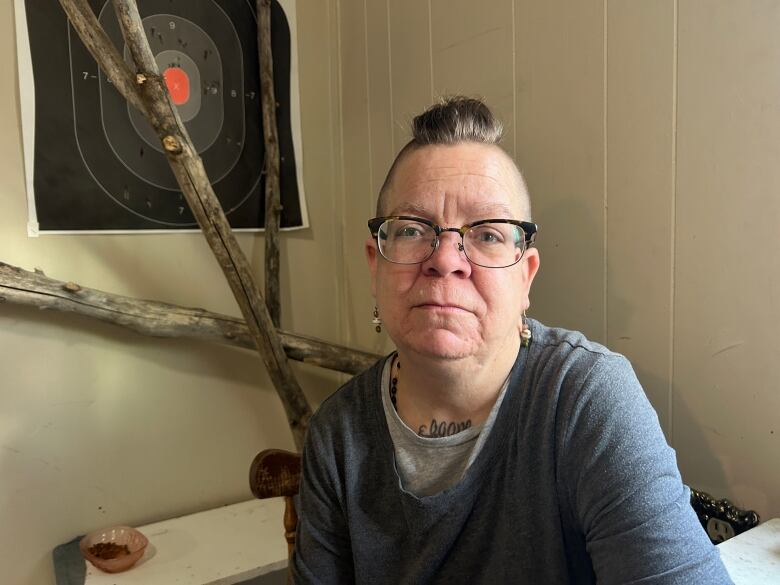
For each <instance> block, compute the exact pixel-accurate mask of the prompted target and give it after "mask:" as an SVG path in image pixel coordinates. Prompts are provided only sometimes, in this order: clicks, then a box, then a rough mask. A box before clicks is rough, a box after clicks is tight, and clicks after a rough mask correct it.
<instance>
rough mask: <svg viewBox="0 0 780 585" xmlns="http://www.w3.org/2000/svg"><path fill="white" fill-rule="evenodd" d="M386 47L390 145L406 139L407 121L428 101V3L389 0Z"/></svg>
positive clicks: (426, 104) (429, 78)
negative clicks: (387, 53)
mask: <svg viewBox="0 0 780 585" xmlns="http://www.w3.org/2000/svg"><path fill="white" fill-rule="evenodd" d="M388 6H389V12H390V50H391V70H390V79H391V84H392V100H393V104H392V106H393V148H394V149H395V151H396V152H397V151H398V150H400V149H401V147H402V146H403V145H404V144H405V143H406V142H407V141H408V140H409V130H408V128H409V122H410V121H411V119H412V118H413V117H414V116H415V115H416V114H418V113H420V112H421V111H422V110H423V109H425V108H426V107H428V106H429V105H430V104H431V100H432V97H433V96H432V95H431V94H432V92H431V75H432V72H431V59H430V51H431V45H430V34H429V33H430V28H429V21H428V17H429V14H428V3H427V2H423V1H421V0H391V1H390V2H389V3H388Z"/></svg>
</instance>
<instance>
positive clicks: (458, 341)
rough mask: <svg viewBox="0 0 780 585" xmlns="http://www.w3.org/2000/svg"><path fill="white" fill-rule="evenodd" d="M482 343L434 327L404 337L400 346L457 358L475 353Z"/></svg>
mask: <svg viewBox="0 0 780 585" xmlns="http://www.w3.org/2000/svg"><path fill="white" fill-rule="evenodd" d="M480 345H481V344H480V343H478V342H475V340H474V339H471V338H469V337H468V336H466V337H464V336H463V335H462V334H458V333H456V332H453V331H449V330H447V329H434V330H433V331H428V332H426V333H425V334H423V335H415V336H412V338H411V339H404V340H403V342H402V343H401V344H400V346H405V347H407V348H408V349H410V350H411V351H413V352H415V353H418V354H420V355H424V356H426V357H429V358H434V359H443V360H456V359H462V358H466V357H469V356H472V355H474V354H475V353H476V352H477V350H478V349H479V347H480Z"/></svg>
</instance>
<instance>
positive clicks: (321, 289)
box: [0, 0, 345, 585]
mask: <svg viewBox="0 0 780 585" xmlns="http://www.w3.org/2000/svg"><path fill="white" fill-rule="evenodd" d="M12 4H13V3H12V2H10V0H3V1H2V2H0V77H2V79H3V80H4V81H3V83H2V84H0V136H2V138H0V261H2V262H6V263H9V264H13V265H16V266H21V267H23V268H26V269H28V270H32V269H33V268H35V267H39V268H41V269H43V270H44V271H45V272H46V274H48V275H49V276H52V277H54V278H58V279H62V280H72V281H76V282H79V283H81V284H83V285H85V286H90V287H95V288H99V289H103V290H107V291H112V292H117V293H121V294H128V295H134V296H138V297H142V298H152V299H159V300H164V301H168V302H172V303H178V304H182V305H188V306H198V307H204V308H208V309H210V310H214V311H220V312H226V313H231V314H238V308H237V306H236V304H235V301H234V300H233V298H232V296H231V294H230V291H229V289H228V287H227V285H226V283H225V280H224V278H223V276H222V274H221V273H220V271H219V269H218V267H217V264H216V262H215V261H214V260H213V258H212V257H211V254H210V251H209V250H208V247H207V246H206V244H205V242H204V240H203V238H202V237H201V236H200V235H198V234H194V235H187V234H179V235H156V236H155V235H147V236H134V237H133V236H109V237H102V236H46V237H40V238H37V239H28V238H27V235H26V223H27V210H26V203H25V190H24V176H23V166H22V148H21V136H20V126H19V97H18V88H17V84H16V83H15V81H14V80H15V79H16V49H15V37H14V27H13V17H14V15H13V9H12ZM53 7H56V2H55V3H54V4H53ZM298 8H299V10H298V32H299V38H300V39H302V41H301V43H300V46H299V50H300V68H301V75H300V83H301V90H302V93H303V96H302V100H301V102H302V103H301V106H302V131H303V142H304V153H303V155H304V172H305V176H304V182H305V190H306V192H307V194H308V205H309V210H310V212H311V229H310V230H305V231H302V232H296V233H294V234H285V235H284V236H283V243H282V246H283V247H282V254H283V273H282V294H283V299H282V305H283V316H282V322H283V326H285V327H286V328H289V329H292V330H295V331H297V332H300V333H305V334H309V335H314V336H318V337H322V338H325V339H330V340H333V341H341V340H342V334H343V333H342V330H343V326H342V321H343V319H342V315H341V312H340V311H341V307H342V303H341V302H340V299H341V297H342V296H343V295H344V294H345V293H344V287H343V281H342V279H341V278H340V277H339V274H340V272H339V270H340V269H339V268H338V266H340V264H341V262H342V261H341V249H342V245H341V243H340V238H341V235H340V234H341V229H340V226H339V224H338V215H337V213H336V210H337V208H338V206H339V205H340V204H339V193H340V187H339V181H340V174H339V172H337V170H338V169H339V168H340V166H339V164H338V163H337V160H338V157H339V156H340V155H339V152H340V147H339V138H338V137H339V134H340V130H339V124H340V122H339V102H338V95H339V94H338V76H337V73H336V71H337V66H338V60H337V56H338V54H337V52H336V51H335V47H336V42H337V39H338V35H337V25H338V22H337V19H336V18H335V12H334V10H333V6H332V4H331V3H324V2H320V1H319V0H310V1H307V0H299V1H298ZM239 240H240V243H241V246H242V248H243V249H244V250H245V251H246V253H247V254H248V256H249V258H250V261H251V262H252V264H253V265H255V266H258V267H259V268H258V272H262V262H263V260H262V258H263V256H262V254H263V246H262V238H260V237H256V236H253V235H240V236H239ZM334 266H335V267H337V269H336V270H334ZM296 371H297V372H298V373H299V374H300V379H301V382H302V384H304V386H305V388H306V390H307V392H308V394H309V395H310V397H311V398H312V399H313V400H314V401H315V402H319V401H320V400H321V399H322V398H323V397H324V396H326V395H327V394H328V393H329V392H331V391H332V390H334V389H335V388H336V387H337V385H338V383H339V380H340V378H339V376H336V375H328V374H326V373H324V371H322V370H318V369H316V368H313V367H302V366H298V367H296ZM267 447H282V448H292V447H293V444H292V438H291V435H290V433H289V430H288V427H287V423H286V420H285V416H284V412H283V409H282V407H281V405H280V403H279V401H278V399H277V398H276V395H275V393H274V391H273V388H272V386H271V384H270V382H269V381H268V379H267V377H266V375H265V373H264V369H263V367H262V365H261V364H260V360H259V358H256V357H255V355H254V354H253V353H251V352H249V351H244V350H238V349H233V348H228V347H220V346H216V345H211V344H206V343H195V342H177V341H173V340H154V339H150V338H145V337H141V336H138V335H135V334H133V333H131V332H126V331H123V330H121V329H118V328H113V327H110V326H108V325H104V324H99V323H93V322H90V321H89V320H88V319H83V318H78V317H76V316H72V315H59V314H53V313H46V314H43V313H40V312H38V311H35V310H31V309H27V308H23V307H18V306H12V305H9V304H8V303H4V304H0V525H1V526H2V528H0V567H2V570H1V571H0V572H1V573H2V577H0V581H2V582H3V583H9V584H13V585H42V584H46V583H53V582H54V578H53V572H52V569H51V549H52V548H53V547H54V546H56V545H58V544H60V543H62V542H65V541H67V540H70V539H71V538H73V537H74V536H76V535H78V534H80V533H83V532H84V531H87V530H92V529H96V528H100V527H103V526H106V525H110V524H115V523H129V524H142V523H146V522H150V521H154V520H158V519H163V518H168V517H172V516H175V515H179V514H182V513H189V512H193V511H198V510H203V509H207V508H211V507H214V506H218V505H222V504H227V503H233V502H237V501H241V500H245V499H249V498H251V493H250V492H249V488H248V483H247V477H248V475H247V474H248V471H249V464H250V462H251V460H252V457H253V456H254V455H255V453H256V452H257V451H259V450H260V449H263V448H267ZM280 538H281V535H280ZM258 546H262V543H258Z"/></svg>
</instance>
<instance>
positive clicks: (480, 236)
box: [476, 229, 504, 244]
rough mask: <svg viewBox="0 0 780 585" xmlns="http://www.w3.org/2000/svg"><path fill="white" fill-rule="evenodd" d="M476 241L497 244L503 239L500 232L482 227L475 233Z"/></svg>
mask: <svg viewBox="0 0 780 585" xmlns="http://www.w3.org/2000/svg"><path fill="white" fill-rule="evenodd" d="M476 236H477V238H476V239H477V241H478V242H480V243H481V244H499V243H501V242H503V241H504V238H503V236H502V235H501V232H498V231H496V230H493V229H482V230H479V231H478V232H477V233H476Z"/></svg>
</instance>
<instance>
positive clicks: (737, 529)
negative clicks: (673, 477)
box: [691, 488, 761, 544]
mask: <svg viewBox="0 0 780 585" xmlns="http://www.w3.org/2000/svg"><path fill="white" fill-rule="evenodd" d="M691 506H692V507H693V510H694V511H695V512H696V515H697V516H698V517H699V522H701V525H702V527H703V528H704V530H705V531H706V532H707V536H709V538H710V540H711V541H712V543H713V544H718V543H721V542H723V541H724V540H728V539H729V538H732V537H733V536H736V535H737V534H740V533H742V532H745V531H746V530H750V529H751V528H753V527H754V526H756V525H757V524H758V523H759V522H760V520H761V518H760V517H759V515H758V514H757V513H756V512H754V511H753V510H741V509H739V508H737V507H736V506H735V505H734V504H732V503H731V502H730V501H729V500H726V499H722V500H716V499H715V498H713V497H712V496H711V495H710V494H708V493H705V492H700V491H699V490H695V489H693V488H691Z"/></svg>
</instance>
